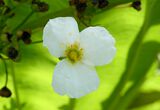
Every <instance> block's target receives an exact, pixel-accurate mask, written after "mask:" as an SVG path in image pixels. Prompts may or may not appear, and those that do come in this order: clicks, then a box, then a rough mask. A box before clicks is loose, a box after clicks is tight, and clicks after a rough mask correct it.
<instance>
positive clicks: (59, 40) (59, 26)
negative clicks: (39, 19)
mask: <svg viewBox="0 0 160 110" xmlns="http://www.w3.org/2000/svg"><path fill="white" fill-rule="evenodd" d="M78 36H79V30H78V25H77V22H76V21H75V19H74V18H72V17H58V18H55V19H50V20H49V21H48V23H47V24H46V26H45V27H44V30H43V45H44V46H46V47H47V48H48V49H49V52H50V53H51V54H52V55H54V56H56V57H60V56H63V55H64V50H65V48H66V45H67V44H72V43H73V42H74V41H75V40H76V39H77V37H78Z"/></svg>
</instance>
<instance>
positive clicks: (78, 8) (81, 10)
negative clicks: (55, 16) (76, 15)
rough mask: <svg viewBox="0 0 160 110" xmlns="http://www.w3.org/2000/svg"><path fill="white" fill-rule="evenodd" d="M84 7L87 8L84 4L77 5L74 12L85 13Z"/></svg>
mask: <svg viewBox="0 0 160 110" xmlns="http://www.w3.org/2000/svg"><path fill="white" fill-rule="evenodd" d="M86 7H87V4H86V3H79V4H77V5H76V10H77V11H78V12H80V13H81V12H84V11H85V9H86Z"/></svg>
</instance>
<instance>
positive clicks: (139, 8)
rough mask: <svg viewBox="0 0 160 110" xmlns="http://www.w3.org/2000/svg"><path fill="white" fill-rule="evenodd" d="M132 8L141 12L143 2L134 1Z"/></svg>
mask: <svg viewBox="0 0 160 110" xmlns="http://www.w3.org/2000/svg"><path fill="white" fill-rule="evenodd" d="M131 6H132V7H133V8H134V9H136V10H137V11H140V10H141V1H140V0H136V1H134V2H133V3H132V5H131Z"/></svg>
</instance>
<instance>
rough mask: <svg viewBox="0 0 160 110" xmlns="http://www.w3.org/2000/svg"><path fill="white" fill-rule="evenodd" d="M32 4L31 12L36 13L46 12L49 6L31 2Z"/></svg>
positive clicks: (43, 3)
mask: <svg viewBox="0 0 160 110" xmlns="http://www.w3.org/2000/svg"><path fill="white" fill-rule="evenodd" d="M32 4H33V6H32V8H33V10H35V11H37V12H46V11H48V9H49V5H48V4H47V3H45V2H32Z"/></svg>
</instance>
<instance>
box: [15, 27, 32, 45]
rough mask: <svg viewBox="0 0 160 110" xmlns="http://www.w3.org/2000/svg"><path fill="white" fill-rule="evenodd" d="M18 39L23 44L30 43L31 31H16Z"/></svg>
mask: <svg viewBox="0 0 160 110" xmlns="http://www.w3.org/2000/svg"><path fill="white" fill-rule="evenodd" d="M17 37H18V40H22V41H23V42H24V43H25V44H30V43H31V42H32V40H31V32H30V31H26V30H25V31H18V32H17Z"/></svg>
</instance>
